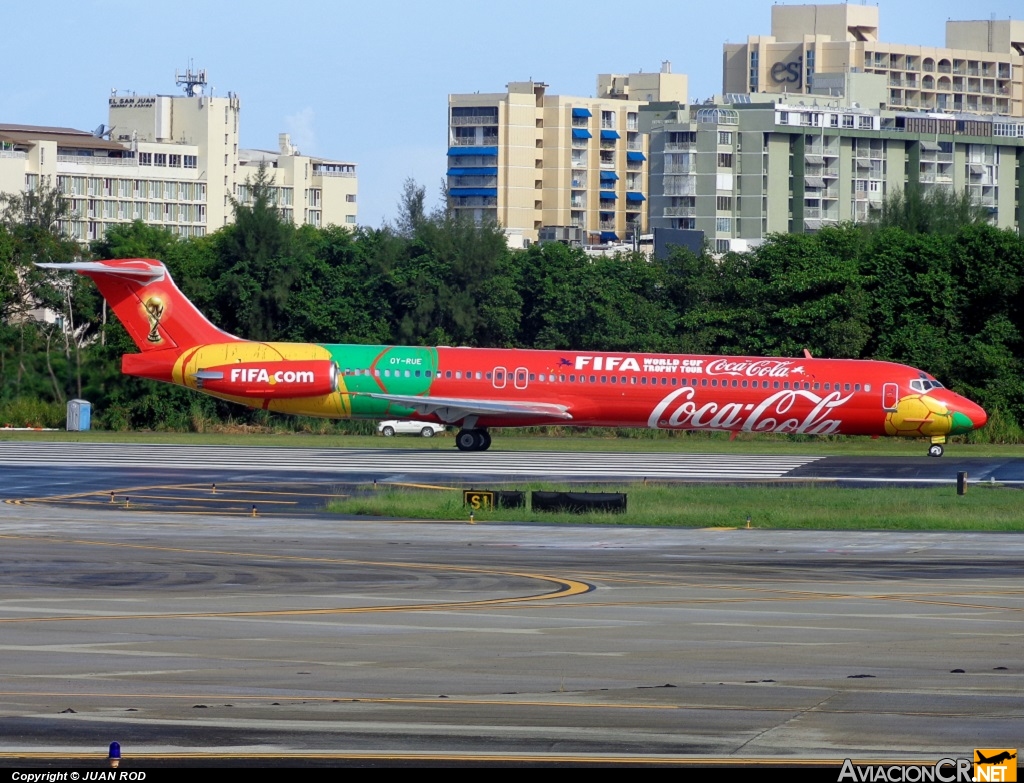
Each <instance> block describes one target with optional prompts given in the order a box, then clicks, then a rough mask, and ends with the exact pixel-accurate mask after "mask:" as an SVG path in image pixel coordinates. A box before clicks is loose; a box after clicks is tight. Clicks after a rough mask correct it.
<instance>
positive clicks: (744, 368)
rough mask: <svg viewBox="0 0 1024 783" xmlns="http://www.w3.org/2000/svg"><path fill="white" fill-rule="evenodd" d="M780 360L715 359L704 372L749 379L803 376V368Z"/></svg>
mask: <svg viewBox="0 0 1024 783" xmlns="http://www.w3.org/2000/svg"><path fill="white" fill-rule="evenodd" d="M794 364H795V362H788V361H784V360H780V359H736V360H733V359H714V360H712V361H710V362H708V364H707V366H706V367H705V368H704V371H705V372H706V373H707V374H708V375H733V376H740V375H743V376H746V377H747V378H788V377H789V375H790V374H793V375H803V374H804V368H803V366H800V367H794V366H793V365H794Z"/></svg>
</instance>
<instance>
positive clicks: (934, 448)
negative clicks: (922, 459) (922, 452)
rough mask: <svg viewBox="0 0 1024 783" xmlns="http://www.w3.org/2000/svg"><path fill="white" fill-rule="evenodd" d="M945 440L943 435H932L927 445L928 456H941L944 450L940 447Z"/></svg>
mask: <svg viewBox="0 0 1024 783" xmlns="http://www.w3.org/2000/svg"><path fill="white" fill-rule="evenodd" d="M945 442H946V439H945V438H944V437H934V438H932V445H931V446H929V447H928V456H929V457H941V456H942V452H943V451H944V449H943V448H942V444H943V443H945Z"/></svg>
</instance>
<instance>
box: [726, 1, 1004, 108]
mask: <svg viewBox="0 0 1024 783" xmlns="http://www.w3.org/2000/svg"><path fill="white" fill-rule="evenodd" d="M853 73H868V74H880V75H882V76H883V77H884V78H885V86H886V91H885V93H884V94H883V98H882V101H881V102H882V104H883V108H887V109H897V110H920V111H933V112H952V113H978V114H1003V115H1009V116H1013V117H1021V116H1024V22H1021V21H1014V20H995V19H991V20H985V21H947V22H946V47H945V48H939V47H928V46H915V45H911V44H892V43H883V42H882V41H880V40H879V9H878V7H877V6H875V5H850V4H835V5H773V6H772V26H771V35H765V36H758V35H755V36H749V37H748V38H747V42H746V43H745V44H726V45H725V46H724V67H723V78H722V83H723V91H724V92H725V93H727V94H728V93H734V94H745V93H782V94H788V95H793V94H804V95H806V94H811V93H813V92H819V91H820V87H821V83H822V82H823V81H827V82H829V83H830V84H831V83H834V82H833V81H832V80H833V79H834V78H835V77H836V76H837V75H842V74H853ZM829 77H831V79H830V78H829ZM816 82H818V84H816ZM816 88H818V89H816ZM872 108H879V107H878V106H877V105H875V106H872Z"/></svg>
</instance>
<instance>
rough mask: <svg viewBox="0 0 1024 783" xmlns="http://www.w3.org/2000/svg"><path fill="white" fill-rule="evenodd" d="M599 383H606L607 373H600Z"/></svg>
mask: <svg viewBox="0 0 1024 783" xmlns="http://www.w3.org/2000/svg"><path fill="white" fill-rule="evenodd" d="M601 383H608V376H607V375H602V376H601Z"/></svg>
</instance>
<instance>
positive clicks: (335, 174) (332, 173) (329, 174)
mask: <svg viewBox="0 0 1024 783" xmlns="http://www.w3.org/2000/svg"><path fill="white" fill-rule="evenodd" d="M313 176H314V177H352V178H355V176H356V173H355V172H354V171H330V170H328V171H324V170H322V169H317V168H314V169H313Z"/></svg>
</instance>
